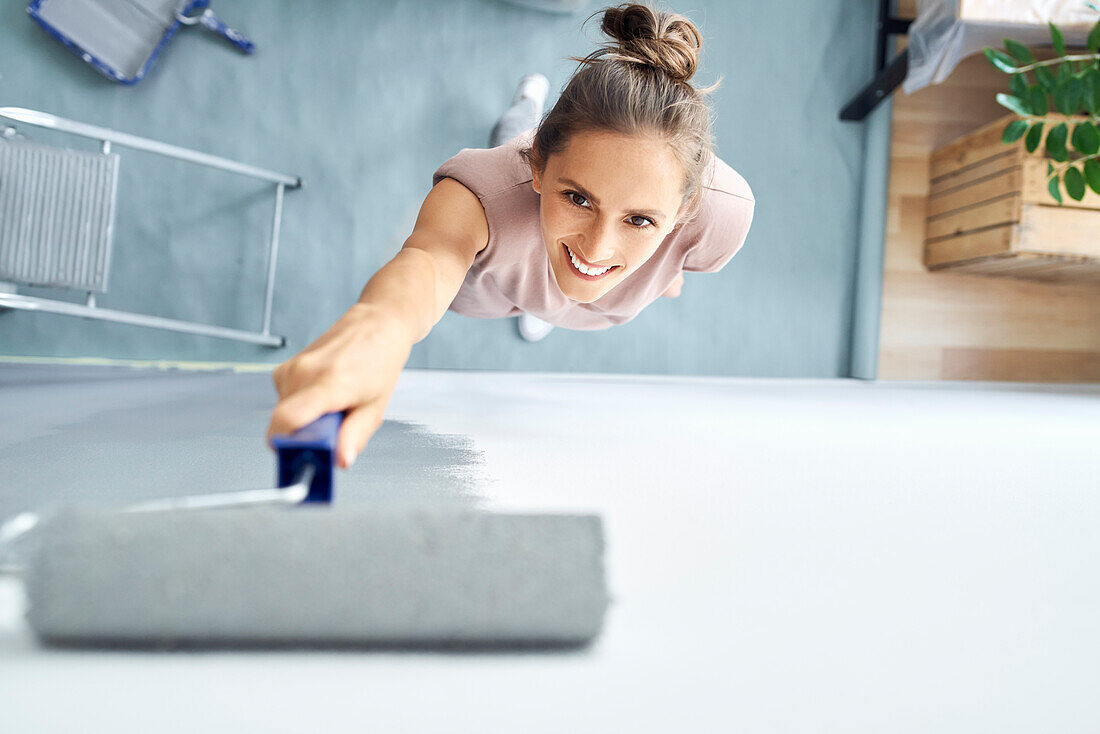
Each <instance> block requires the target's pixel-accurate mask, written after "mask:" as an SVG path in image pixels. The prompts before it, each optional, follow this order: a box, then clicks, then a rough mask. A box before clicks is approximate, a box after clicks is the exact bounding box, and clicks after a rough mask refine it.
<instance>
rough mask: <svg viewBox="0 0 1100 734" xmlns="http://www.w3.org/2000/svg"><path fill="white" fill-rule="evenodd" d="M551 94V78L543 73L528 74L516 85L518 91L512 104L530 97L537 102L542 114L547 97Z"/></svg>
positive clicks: (536, 104)
mask: <svg viewBox="0 0 1100 734" xmlns="http://www.w3.org/2000/svg"><path fill="white" fill-rule="evenodd" d="M549 94H550V80H549V79H547V78H546V77H544V76H543V75H542V74H528V75H527V76H525V77H523V78H522V79H520V80H519V86H517V87H516V93H515V95H514V96H513V97H512V104H513V105H516V104H519V101H520V100H522V99H525V98H526V99H529V100H531V101H532V102H534V103H535V106H536V107H537V108H538V111H539V115H540V116H541V115H542V109H543V107H545V106H546V97H547V95H549Z"/></svg>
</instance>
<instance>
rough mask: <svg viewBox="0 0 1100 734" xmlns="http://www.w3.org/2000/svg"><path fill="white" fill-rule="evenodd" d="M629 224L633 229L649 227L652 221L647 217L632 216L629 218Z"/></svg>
mask: <svg viewBox="0 0 1100 734" xmlns="http://www.w3.org/2000/svg"><path fill="white" fill-rule="evenodd" d="M630 223H631V224H633V225H634V226H635V227H649V226H651V225H652V224H653V220H652V219H649V218H647V217H641V216H633V217H631V218H630Z"/></svg>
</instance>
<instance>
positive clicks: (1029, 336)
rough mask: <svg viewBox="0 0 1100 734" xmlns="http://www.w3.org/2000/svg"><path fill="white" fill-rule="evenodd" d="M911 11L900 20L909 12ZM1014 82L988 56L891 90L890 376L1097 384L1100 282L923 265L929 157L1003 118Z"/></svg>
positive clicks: (885, 334)
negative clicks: (927, 82) (1002, 96)
mask: <svg viewBox="0 0 1100 734" xmlns="http://www.w3.org/2000/svg"><path fill="white" fill-rule="evenodd" d="M906 5H911V3H903V4H902V6H901V7H900V8H899V13H900V14H902V15H903V17H911V16H909V15H906V14H905V10H906ZM1007 87H1008V83H1007V77H1006V76H1005V75H1004V74H1002V73H1000V72H998V71H997V70H995V69H993V68H992V67H991V66H990V65H989V63H988V62H987V61H986V60H985V58H984V57H983V56H981V55H978V56H972V57H970V58H968V59H966V60H965V61H963V62H962V63H961V64H960V65H959V66H958V67H957V68H956V69H955V71H954V72H953V73H952V75H951V76H950V77H949V78H948V79H947V81H945V82H944V83H942V84H937V85H933V86H930V87H926V88H924V89H922V90H919V91H917V92H915V93H914V94H912V95H906V94H905V92H904V91H903V90H902V89H900V88H899V89H898V90H897V92H896V93H895V94H894V116H893V122H892V131H891V152H890V183H889V193H888V205H887V206H888V210H887V217H886V252H885V265H884V269H885V273H884V282H883V303H882V325H881V330H880V337H879V377H880V378H881V379H927V380H939V379H942V380H1012V381H1017V380H1018V381H1029V382H1095V381H1100V285H1097V284H1096V283H1095V282H1094V283H1091V284H1069V285H1066V284H1049V283H1037V282H1031V281H1025V280H1019V279H1014V278H1006V277H991V276H981V275H963V274H954V273H944V272H936V273H932V272H929V271H927V270H925V268H924V266H923V264H922V263H921V254H922V245H923V239H924V212H925V200H926V197H927V193H928V159H929V154H930V153H931V151H932V150H933V149H935V148H938V147H940V146H942V145H944V144H946V143H948V142H950V141H952V140H954V139H956V138H958V137H960V136H961V135H964V134H966V133H968V132H970V131H972V130H974V129H976V128H978V127H981V126H982V125H983V124H985V123H987V122H990V121H991V120H994V119H996V118H997V117H1000V116H1001V115H1003V114H1004V113H1005V110H1004V108H1002V107H1000V106H999V105H998V104H997V103H996V102H995V101H994V95H995V94H996V93H997V92H1005V91H1007Z"/></svg>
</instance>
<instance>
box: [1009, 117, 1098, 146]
mask: <svg viewBox="0 0 1100 734" xmlns="http://www.w3.org/2000/svg"><path fill="white" fill-rule="evenodd" d="M1089 127H1092V126H1091V125H1090V126H1089ZM1025 132H1027V121H1026V120H1013V121H1012V122H1010V123H1008V127H1006V128H1005V131H1004V132H1003V133H1001V142H1002V143H1015V142H1016V141H1017V140H1019V139H1020V138H1022V137H1023V136H1024V133H1025ZM1075 132H1076V131H1075Z"/></svg>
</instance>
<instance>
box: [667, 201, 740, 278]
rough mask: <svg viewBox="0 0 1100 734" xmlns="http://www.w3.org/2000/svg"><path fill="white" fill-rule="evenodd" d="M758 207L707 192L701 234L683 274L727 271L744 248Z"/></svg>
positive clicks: (700, 214) (691, 250)
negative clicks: (754, 212) (725, 269)
mask: <svg viewBox="0 0 1100 734" xmlns="http://www.w3.org/2000/svg"><path fill="white" fill-rule="evenodd" d="M755 207H756V201H755V200H754V199H752V198H748V197H743V196H738V195H736V194H730V193H727V192H725V191H718V190H715V189H708V190H707V197H706V201H705V202H704V203H703V208H702V209H701V210H700V211H699V214H698V215H697V220H696V221H697V222H698V223H699V224H701V225H702V234H701V236H700V237H699V239H698V240H697V241H696V242H695V244H694V245H692V246H691V248H690V249H688V252H687V256H686V257H685V258H684V270H689V271H692V272H696V273H714V272H717V271H719V270H721V269H722V268H723V267H725V265H726V263H728V262H729V261H730V260H731V259H733V256H734V255H736V254H737V252H738V251H739V250H740V249H741V247H742V245H744V244H745V239H746V237H748V234H749V227H750V226H751V225H752V215H753V211H754V209H755Z"/></svg>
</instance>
